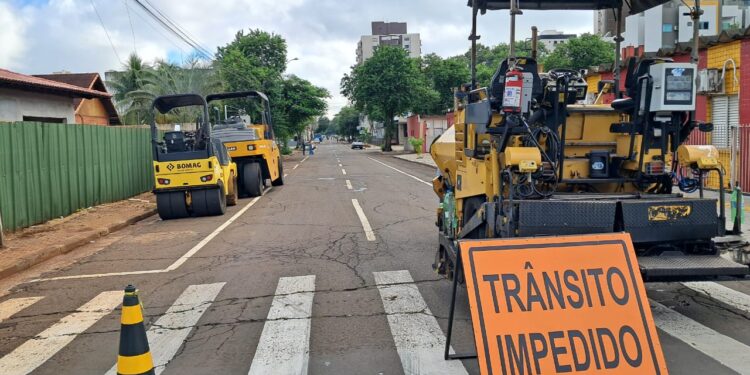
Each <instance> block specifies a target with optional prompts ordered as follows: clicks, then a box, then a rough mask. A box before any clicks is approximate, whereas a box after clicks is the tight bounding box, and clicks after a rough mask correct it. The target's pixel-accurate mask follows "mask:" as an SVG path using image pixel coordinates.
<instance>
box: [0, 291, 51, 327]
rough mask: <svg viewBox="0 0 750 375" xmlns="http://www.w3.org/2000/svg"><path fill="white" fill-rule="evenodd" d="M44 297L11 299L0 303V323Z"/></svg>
mask: <svg viewBox="0 0 750 375" xmlns="http://www.w3.org/2000/svg"><path fill="white" fill-rule="evenodd" d="M42 298H44V297H24V298H12V299H9V300H7V301H4V302H2V303H0V323H2V321H3V320H5V319H8V318H10V317H11V316H13V315H15V314H16V313H18V312H19V311H21V310H23V309H25V308H27V307H29V306H31V305H33V304H35V303H37V302H39V300H41V299H42Z"/></svg>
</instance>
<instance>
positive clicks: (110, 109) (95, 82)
mask: <svg viewBox="0 0 750 375" xmlns="http://www.w3.org/2000/svg"><path fill="white" fill-rule="evenodd" d="M34 77H37V78H44V79H48V80H51V81H56V82H61V83H64V84H68V85H73V86H78V87H81V88H84V89H89V90H95V91H99V92H103V93H107V87H106V86H104V81H102V78H101V77H100V76H99V73H58V74H35V75H34ZM82 100H83V99H81V98H76V99H75V100H74V101H73V105H75V107H76V111H77V110H78V107H79V106H80V105H81V101H82ZM101 102H102V104H103V105H104V108H105V109H106V110H107V113H108V114H109V124H110V125H122V122H121V121H120V116H119V115H118V114H117V109H115V105H114V104H113V103H112V99H111V98H102V99H101Z"/></svg>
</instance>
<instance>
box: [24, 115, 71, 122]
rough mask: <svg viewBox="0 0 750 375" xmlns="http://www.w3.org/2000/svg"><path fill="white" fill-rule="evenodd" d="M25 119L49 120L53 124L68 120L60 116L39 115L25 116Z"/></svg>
mask: <svg viewBox="0 0 750 375" xmlns="http://www.w3.org/2000/svg"><path fill="white" fill-rule="evenodd" d="M23 121H26V122H47V123H51V124H64V123H66V122H67V119H65V118H59V117H37V116H23Z"/></svg>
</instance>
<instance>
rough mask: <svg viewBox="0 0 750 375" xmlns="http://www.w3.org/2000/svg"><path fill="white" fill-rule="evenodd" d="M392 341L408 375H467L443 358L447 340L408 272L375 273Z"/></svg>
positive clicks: (462, 368)
mask: <svg viewBox="0 0 750 375" xmlns="http://www.w3.org/2000/svg"><path fill="white" fill-rule="evenodd" d="M373 275H374V276H375V283H376V284H377V285H378V291H379V292H380V298H381V299H382V300H383V308H384V309H385V313H386V314H387V315H386V316H387V318H388V325H389V326H390V327H391V334H392V336H393V341H394V342H395V344H396V350H397V351H398V355H399V357H400V358H401V364H402V366H403V369H404V372H405V373H406V374H435V375H440V374H468V373H467V372H466V369H465V368H464V366H463V364H461V361H446V360H445V359H444V358H443V354H444V348H445V336H444V334H443V331H442V330H441V329H440V326H439V325H438V322H437V320H436V319H435V317H434V316H432V313H431V312H430V309H429V307H427V303H426V302H425V301H424V299H423V298H422V295H421V294H420V293H419V289H418V288H417V285H416V284H414V280H413V279H412V277H411V274H410V273H409V271H391V272H374V273H373Z"/></svg>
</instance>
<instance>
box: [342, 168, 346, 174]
mask: <svg viewBox="0 0 750 375" xmlns="http://www.w3.org/2000/svg"><path fill="white" fill-rule="evenodd" d="M341 173H343V174H344V176H346V169H344V168H341Z"/></svg>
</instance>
